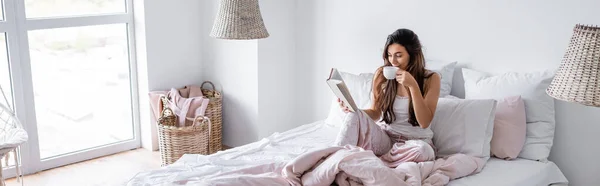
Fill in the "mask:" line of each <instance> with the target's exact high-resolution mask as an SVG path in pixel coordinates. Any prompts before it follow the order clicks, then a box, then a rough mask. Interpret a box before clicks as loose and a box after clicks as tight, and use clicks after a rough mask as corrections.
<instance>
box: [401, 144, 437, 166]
mask: <svg viewBox="0 0 600 186" xmlns="http://www.w3.org/2000/svg"><path fill="white" fill-rule="evenodd" d="M405 145H409V146H413V148H414V149H415V151H416V152H417V153H418V154H419V157H418V160H420V161H431V160H434V159H435V151H434V150H433V147H431V145H429V143H427V142H425V141H422V140H408V141H406V143H405Z"/></svg>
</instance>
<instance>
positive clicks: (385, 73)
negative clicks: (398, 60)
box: [383, 66, 398, 79]
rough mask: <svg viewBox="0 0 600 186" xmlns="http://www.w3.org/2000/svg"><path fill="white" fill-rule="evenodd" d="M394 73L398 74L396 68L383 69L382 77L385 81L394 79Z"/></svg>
mask: <svg viewBox="0 0 600 186" xmlns="http://www.w3.org/2000/svg"><path fill="white" fill-rule="evenodd" d="M396 72H398V67H393V66H387V67H383V76H384V77H385V79H396Z"/></svg>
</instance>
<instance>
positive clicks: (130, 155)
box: [6, 149, 160, 186]
mask: <svg viewBox="0 0 600 186" xmlns="http://www.w3.org/2000/svg"><path fill="white" fill-rule="evenodd" d="M159 167H160V154H159V152H158V151H149V150H146V149H136V150H130V151H126V152H122V153H119V154H115V155H110V156H105V157H101V158H97V159H93V160H89V161H85V162H81V163H76V164H71V165H67V166H64V167H59V168H54V169H50V170H46V171H42V172H39V173H36V174H33V175H27V176H25V178H24V183H25V185H26V186H50V185H52V186H54V185H57V186H70V185H76V186H113V185H114V186H118V185H125V184H126V183H127V181H128V180H129V179H130V178H132V177H133V176H134V175H135V174H136V173H138V172H140V171H145V170H151V169H156V168H159ZM6 183H7V186H18V185H21V183H18V182H17V181H16V179H14V178H13V179H8V180H6Z"/></svg>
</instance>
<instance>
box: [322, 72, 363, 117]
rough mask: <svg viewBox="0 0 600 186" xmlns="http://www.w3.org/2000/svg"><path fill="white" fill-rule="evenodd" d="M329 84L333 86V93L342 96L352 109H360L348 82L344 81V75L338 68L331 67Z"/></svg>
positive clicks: (330, 86)
mask: <svg viewBox="0 0 600 186" xmlns="http://www.w3.org/2000/svg"><path fill="white" fill-rule="evenodd" d="M327 84H328V85H329V88H331V91H333V94H334V95H335V96H336V97H338V98H340V99H341V100H342V102H344V105H346V106H348V109H350V111H352V112H356V111H357V110H358V107H357V106H356V103H355V102H354V99H352V95H350V90H348V87H347V86H346V83H344V80H343V79H342V75H341V74H340V73H339V72H338V70H337V69H336V68H332V69H331V72H330V74H329V78H328V79H327Z"/></svg>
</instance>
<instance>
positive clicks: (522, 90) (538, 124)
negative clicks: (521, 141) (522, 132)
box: [463, 69, 555, 161]
mask: <svg viewBox="0 0 600 186" xmlns="http://www.w3.org/2000/svg"><path fill="white" fill-rule="evenodd" d="M553 74H554V73H553V72H551V71H541V72H529V73H516V72H509V73H505V74H501V75H496V76H488V75H486V74H484V73H481V72H477V71H474V70H470V69H463V78H464V81H465V99H487V98H491V99H497V100H500V99H503V98H505V97H508V96H514V95H520V96H521V98H522V99H523V101H524V103H525V111H526V120H527V126H526V128H527V131H526V138H525V145H524V146H523V149H522V151H521V152H520V154H519V156H518V157H521V158H525V159H530V160H540V161H546V160H547V158H548V156H549V154H550V149H551V148H552V141H553V139H554V127H555V119H554V100H553V99H552V98H551V97H550V96H548V95H547V94H546V91H545V90H546V88H547V87H548V85H549V84H550V82H551V81H552V77H553Z"/></svg>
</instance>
